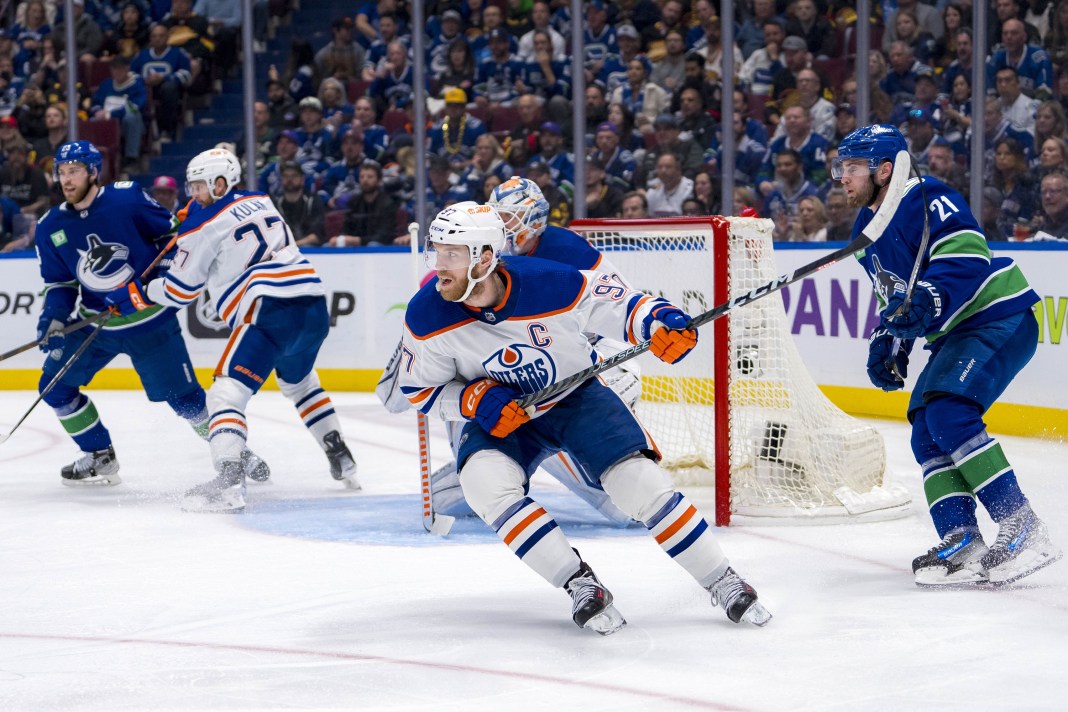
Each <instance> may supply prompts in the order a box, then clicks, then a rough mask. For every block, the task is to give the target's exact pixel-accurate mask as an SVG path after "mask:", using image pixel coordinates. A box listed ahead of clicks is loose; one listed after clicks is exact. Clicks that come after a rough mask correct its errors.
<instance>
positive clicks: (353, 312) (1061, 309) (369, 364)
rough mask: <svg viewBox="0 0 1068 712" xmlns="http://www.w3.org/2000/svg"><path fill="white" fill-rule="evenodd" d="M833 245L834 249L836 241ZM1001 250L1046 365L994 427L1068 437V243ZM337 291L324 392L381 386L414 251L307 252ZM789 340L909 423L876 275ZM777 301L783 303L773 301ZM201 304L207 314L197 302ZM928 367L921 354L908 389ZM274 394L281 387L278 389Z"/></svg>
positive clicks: (191, 314)
mask: <svg viewBox="0 0 1068 712" xmlns="http://www.w3.org/2000/svg"><path fill="white" fill-rule="evenodd" d="M831 244H832V245H833V244H834V243H831ZM997 247H998V249H997V250H996V252H1004V253H1005V254H1007V255H1009V256H1011V257H1013V258H1014V259H1016V260H1017V261H1018V262H1019V263H1020V265H1021V267H1022V269H1023V270H1024V273H1025V274H1026V275H1027V277H1028V279H1029V280H1030V281H1031V284H1032V286H1033V287H1034V288H1035V291H1036V292H1038V294H1039V296H1040V298H1041V300H1042V301H1041V302H1040V303H1039V305H1038V308H1037V309H1036V315H1037V317H1038V319H1039V324H1040V332H1039V333H1040V343H1039V347H1038V351H1037V353H1036V355H1035V358H1034V359H1033V360H1032V361H1031V363H1030V364H1029V365H1028V367H1027V368H1026V369H1025V370H1024V372H1023V373H1022V374H1020V376H1019V377H1017V379H1016V380H1015V381H1014V383H1013V384H1012V386H1011V387H1010V388H1009V390H1008V391H1007V392H1006V394H1005V395H1004V396H1003V398H1002V403H1000V404H999V405H998V406H996V407H995V409H994V410H992V411H991V413H990V414H989V415H990V417H989V419H988V420H989V422H990V425H991V427H992V429H995V430H997V431H999V432H1008V433H1015V434H1021V435H1034V434H1040V433H1046V434H1051V435H1055V436H1059V435H1062V434H1063V433H1064V432H1066V430H1068V409H1066V408H1068V375H1066V374H1065V371H1064V368H1063V364H1064V363H1066V362H1068V333H1066V332H1068V285H1066V284H1065V282H1064V279H1063V275H1064V274H1066V273H1068V245H1063V246H1062V245H1059V244H1057V245H1054V244H1033V243H1024V244H1011V243H1009V244H1001V245H998V246H997ZM831 249H833V247H829V246H828V245H827V244H807V245H780V246H777V247H776V251H775V256H776V261H777V263H778V266H779V270H780V271H781V272H787V271H789V270H791V269H794V268H796V267H799V266H801V265H803V264H806V263H808V262H811V261H813V260H815V259H817V258H819V257H820V256H822V255H823V254H825V253H827V252H829V251H830V250H831ZM307 252H308V257H309V259H310V260H311V261H312V263H313V264H314V265H315V267H316V269H317V270H318V271H319V273H320V275H321V277H322V279H323V282H324V283H325V285H326V288H327V299H328V303H329V307H330V313H331V321H332V328H331V333H330V336H329V338H328V339H327V341H326V344H325V345H324V348H323V350H322V352H321V354H320V358H319V371H320V374H321V376H322V380H323V384H324V386H326V387H327V388H330V389H332V390H357V391H367V390H372V389H373V388H374V384H375V383H376V382H377V380H378V377H379V376H380V374H381V368H382V366H383V365H384V364H385V362H386V361H387V359H388V358H389V356H390V354H391V353H392V352H393V348H394V346H395V345H396V342H397V339H398V338H399V336H400V332H401V325H402V320H403V315H404V308H405V305H406V303H407V300H408V298H409V297H410V296H411V293H412V291H413V289H412V286H411V285H412V284H413V280H414V277H413V268H412V258H411V255H410V253H408V252H407V251H405V250H400V249H391V248H377V249H376V248H366V249H352V248H350V249H326V250H308V251H307ZM0 258H3V259H0V352H3V351H7V350H9V349H12V348H15V347H16V346H18V345H20V344H23V343H26V342H27V341H29V340H31V339H32V338H33V336H34V331H35V328H36V323H37V316H36V315H37V313H38V312H39V311H40V303H41V302H40V300H41V296H40V291H41V280H40V276H39V273H38V270H37V264H36V261H35V260H34V259H33V256H32V255H30V256H26V257H12V256H8V255H0ZM781 294H782V301H783V303H784V306H785V309H786V313H787V323H788V324H789V325H790V332H791V335H792V336H793V338H794V340H795V343H796V344H797V346H798V349H799V350H800V352H801V354H802V357H803V358H804V360H805V363H806V365H807V367H808V369H809V370H810V371H811V373H812V375H813V378H814V379H815V380H816V382H817V383H819V384H820V385H821V386H822V387H823V390H824V391H825V392H826V393H827V394H828V396H830V398H831V399H832V400H833V401H835V402H836V403H837V404H838V405H839V406H841V407H842V408H843V409H844V410H846V411H848V412H851V413H856V414H864V415H876V416H888V417H901V416H902V415H903V413H904V410H905V404H906V402H907V398H908V395H907V393H908V391H905V392H898V393H891V394H886V393H882V392H881V391H878V390H876V389H874V388H872V387H871V386H870V384H869V383H868V380H867V376H866V374H865V369H864V363H865V361H866V360H867V338H866V337H867V334H868V333H870V331H871V329H872V326H873V325H874V324H875V323H877V321H878V317H877V315H876V309H875V302H874V296H873V295H872V291H871V288H870V286H869V283H868V281H867V278H866V277H865V276H864V275H863V274H862V272H861V271H860V269H859V268H858V267H857V265H855V264H851V263H850V262H845V263H843V264H839V265H835V266H833V267H831V268H829V269H826V270H823V271H820V272H817V273H816V274H815V275H813V276H812V277H810V278H808V279H805V280H803V281H801V282H800V283H798V284H795V285H791V286H790V287H788V288H786V289H784V290H783V291H782V293H781ZM770 298H772V299H775V298H778V297H770ZM198 306H199V305H198ZM207 312H208V310H206V309H204V308H198V309H195V310H194V309H189V310H186V312H185V313H183V314H181V315H180V316H179V321H180V322H181V324H182V329H183V331H184V332H185V335H186V342H187V344H188V347H189V351H190V355H191V356H192V359H193V363H194V365H195V366H196V367H197V372H198V375H199V376H200V377H201V380H202V382H204V383H205V384H207V383H210V374H211V372H212V371H213V370H214V367H215V364H216V361H217V360H218V358H219V355H220V354H221V353H222V351H223V347H224V345H225V342H226V338H227V336H228V331H227V330H226V328H225V327H224V326H223V325H222V324H221V323H219V322H218V321H217V320H215V319H213V318H211V316H209V314H208V313H207ZM924 358H925V355H924V352H921V351H920V349H919V348H918V347H917V349H916V350H915V351H914V353H913V358H912V364H910V368H909V372H910V374H911V378H910V381H909V383H910V384H911V382H912V380H913V379H914V378H915V375H916V374H917V373H919V371H920V366H921V364H922V362H923V360H924ZM40 361H41V356H40V354H39V353H38V352H36V351H28V352H26V353H24V354H21V355H19V356H15V357H13V358H10V359H8V360H6V361H3V362H0V388H2V389H31V388H35V387H36V385H37V381H38V378H39V374H40V372H39V367H40ZM93 386H94V387H96V388H117V389H120V388H138V387H139V386H140V384H139V381H138V380H137V377H136V374H135V373H134V372H133V370H132V368H130V364H129V361H128V360H126V359H125V358H120V359H116V361H115V362H114V363H113V364H112V365H111V366H110V367H109V368H108V369H106V370H105V371H104V372H102V373H100V374H99V375H98V376H97V378H96V379H95V380H94V382H93ZM268 387H273V386H271V385H270V384H269V386H268Z"/></svg>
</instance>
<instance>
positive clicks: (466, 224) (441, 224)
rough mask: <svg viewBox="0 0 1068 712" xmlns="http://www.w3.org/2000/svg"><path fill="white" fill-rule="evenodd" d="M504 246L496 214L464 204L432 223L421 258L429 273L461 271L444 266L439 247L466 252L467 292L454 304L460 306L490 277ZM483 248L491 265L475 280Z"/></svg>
mask: <svg viewBox="0 0 1068 712" xmlns="http://www.w3.org/2000/svg"><path fill="white" fill-rule="evenodd" d="M504 243H505V238H504V222H503V221H502V220H501V217H500V216H499V215H498V214H497V211H496V210H495V209H494V208H493V207H492V206H490V205H479V204H478V203H476V202H475V201H473V200H465V201H464V202H462V203H456V204H455V205H450V206H449V207H447V208H445V209H444V210H442V211H441V212H440V213H438V214H437V217H435V218H434V220H433V221H431V223H430V231H429V232H428V234H427V237H426V251H425V252H424V258H425V259H426V265H427V267H429V268H430V269H432V270H438V269H460V268H462V267H464V264H462V263H460V264H449V263H446V262H445V260H444V255H443V254H441V253H439V249H438V246H439V245H461V246H464V247H466V248H467V265H466V267H467V279H468V285H467V291H466V292H464V295H463V296H462V297H461V298H460V299H457V300H456V301H458V302H462V301H464V300H465V299H467V298H468V297H469V296H471V290H473V289H474V288H475V285H476V284H478V283H479V282H481V281H482V280H484V279H485V278H486V277H488V276H489V275H490V274H492V273H493V269H494V268H495V267H496V266H497V262H498V260H499V259H500V256H501V252H502V251H503V250H504ZM486 247H489V248H490V249H491V250H492V251H493V261H492V262H491V263H490V266H489V269H487V270H486V273H485V274H484V275H482V276H481V277H478V278H475V277H473V276H472V272H473V271H474V269H475V265H477V264H478V262H479V260H480V259H481V258H482V252H483V250H484V249H485V248H486Z"/></svg>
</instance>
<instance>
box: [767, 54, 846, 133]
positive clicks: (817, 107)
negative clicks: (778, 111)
mask: <svg viewBox="0 0 1068 712" xmlns="http://www.w3.org/2000/svg"><path fill="white" fill-rule="evenodd" d="M794 101H796V103H797V104H799V105H800V106H801V108H803V109H805V111H807V112H808V116H809V119H810V121H811V123H812V130H813V131H814V132H815V133H817V134H819V135H820V136H822V137H823V138H825V139H827V140H828V141H830V140H831V138H832V137H833V136H834V104H832V103H831V102H829V101H827V100H826V99H824V98H823V97H822V96H821V95H820V76H819V75H818V74H817V73H816V71H815V70H813V69H808V68H806V69H802V70H801V71H800V72H798V73H797V94H796V98H795V99H793V100H787V101H784V102H783V106H784V108H785V107H787V106H790V105H791V104H792V103H793V102H794ZM785 134H786V126H785V125H783V124H781V123H780V124H779V127H778V128H777V129H776V131H775V136H774V138H779V137H780V136H784V135H785Z"/></svg>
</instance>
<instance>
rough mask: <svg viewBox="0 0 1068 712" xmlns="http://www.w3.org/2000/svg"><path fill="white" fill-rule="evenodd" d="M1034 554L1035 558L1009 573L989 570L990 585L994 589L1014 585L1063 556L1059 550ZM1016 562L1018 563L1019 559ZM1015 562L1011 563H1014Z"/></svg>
mask: <svg viewBox="0 0 1068 712" xmlns="http://www.w3.org/2000/svg"><path fill="white" fill-rule="evenodd" d="M1034 554H1035V556H1034V557H1032V558H1030V559H1029V560H1028V562H1027V563H1026V564H1024V565H1023V566H1022V567H1013V570H1011V571H1005V570H1002V571H998V570H997V569H996V568H995V569H993V570H991V571H990V584H991V585H992V586H994V587H1001V586H1008V585H1009V584H1010V583H1015V582H1016V581H1019V580H1020V579H1022V578H1024V577H1025V576H1030V575H1031V574H1033V573H1035V572H1036V571H1040V570H1041V569H1044V568H1046V567H1047V566H1049V565H1050V564H1055V563H1057V562H1058V561H1060V560H1061V557H1062V556H1064V552H1063V551H1061V550H1060V549H1054V550H1053V551H1046V552H1034ZM1016 561H1019V557H1018V558H1017V559H1016ZM1016 561H1014V562H1013V563H1016Z"/></svg>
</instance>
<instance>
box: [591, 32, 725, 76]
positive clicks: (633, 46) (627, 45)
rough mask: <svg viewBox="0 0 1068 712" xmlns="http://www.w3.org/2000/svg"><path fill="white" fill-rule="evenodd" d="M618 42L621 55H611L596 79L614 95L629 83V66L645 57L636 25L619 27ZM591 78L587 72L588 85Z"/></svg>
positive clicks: (702, 60) (702, 59)
mask: <svg viewBox="0 0 1068 712" xmlns="http://www.w3.org/2000/svg"><path fill="white" fill-rule="evenodd" d="M616 42H617V43H618V44H619V53H618V54H613V55H610V56H609V57H608V59H606V60H605V63H604V65H603V66H602V67H601V71H600V72H598V74H597V76H596V77H595V79H596V81H597V82H599V83H601V84H603V85H604V86H605V89H606V91H607V92H608V94H612V93H614V92H615V90H616V89H617V88H619V87H621V86H623V85H624V84H626V83H627V66H628V65H629V64H630V63H631V61H632V60H635V59H638V58H640V57H642V56H643V55H642V53H641V48H642V44H641V37H640V36H639V35H638V30H637V29H635V27H634V25H631V24H629V23H627V24H621V25H620V26H619V27H617V28H616ZM704 61H705V60H704V57H701V62H702V64H703V63H704ZM590 76H592V75H590V73H589V72H587V82H588V83H589V81H590V80H589V77H590Z"/></svg>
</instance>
